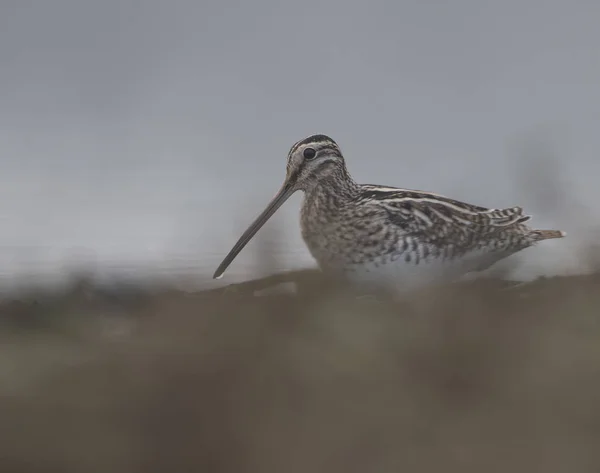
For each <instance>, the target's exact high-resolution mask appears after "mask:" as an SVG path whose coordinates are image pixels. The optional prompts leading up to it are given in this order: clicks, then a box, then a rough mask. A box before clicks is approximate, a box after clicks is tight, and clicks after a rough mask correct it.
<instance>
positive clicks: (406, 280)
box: [213, 134, 566, 291]
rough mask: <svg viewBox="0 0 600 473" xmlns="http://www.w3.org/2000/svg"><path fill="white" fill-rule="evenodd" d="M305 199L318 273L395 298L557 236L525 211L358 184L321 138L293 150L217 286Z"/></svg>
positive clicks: (307, 236)
mask: <svg viewBox="0 0 600 473" xmlns="http://www.w3.org/2000/svg"><path fill="white" fill-rule="evenodd" d="M297 191H302V192H304V200H303V203H302V207H301V211H300V229H301V233H302V238H303V240H304V242H305V244H306V246H307V247H308V250H309V251H310V253H311V255H312V256H313V258H314V259H315V260H316V262H317V264H318V266H319V268H320V269H321V270H322V271H323V272H325V273H330V274H334V275H338V276H340V277H342V278H344V279H345V280H347V281H349V282H351V283H356V284H368V285H378V286H381V287H385V288H388V289H392V290H397V291H404V290H410V289H417V288H421V287H424V286H427V285H431V284H440V283H445V282H451V281H455V280H457V279H460V278H461V277H462V276H465V275H467V274H470V273H478V272H480V271H483V270H486V269H488V268H490V267H491V266H492V265H494V264H495V263H496V262H498V261H499V260H502V259H504V258H506V257H508V256H510V255H512V254H514V253H516V252H518V251H521V250H523V249H525V248H528V247H531V246H533V245H535V244H537V243H538V242H541V241H543V240H549V239H554V238H562V237H564V236H566V233H565V232H563V231H560V230H538V229H533V228H531V227H530V226H528V225H527V224H526V222H528V221H529V220H530V218H531V216H530V215H526V214H524V213H523V209H522V208H521V207H510V208H499V209H496V208H486V207H481V206H478V205H473V204H470V203H467V202H463V201H459V200H455V199H451V198H448V197H445V196H443V195H440V194H436V193H433V192H427V191H420V190H411V189H403V188H396V187H386V186H380V185H372V184H358V183H356V182H355V181H354V179H353V178H352V177H351V175H350V173H349V172H348V170H347V168H346V162H345V160H344V156H343V154H342V151H341V149H340V147H339V146H338V144H337V143H336V142H335V141H334V140H333V139H332V138H330V137H329V136H327V135H323V134H314V135H310V136H308V137H306V138H304V139H302V140H300V141H298V142H296V143H295V144H294V145H293V146H292V147H291V148H290V150H289V152H288V155H287V166H286V175H285V179H284V182H283V185H282V186H281V188H280V189H279V191H278V192H277V194H276V195H275V197H274V198H273V199H272V200H271V202H270V203H269V204H268V205H267V207H266V208H265V210H264V211H263V212H262V213H261V214H260V215H259V216H258V217H257V218H256V219H255V220H254V221H253V222H252V223H251V224H250V226H249V227H248V228H247V230H246V231H245V232H244V233H243V234H242V236H241V237H240V238H239V240H238V241H237V242H236V243H235V245H234V246H233V248H232V249H231V251H230V252H229V253H228V254H227V256H225V258H224V259H223V261H222V262H221V264H220V265H219V267H218V268H217V270H216V271H215V273H214V275H213V278H214V279H220V278H221V277H222V276H223V273H224V272H225V270H226V269H227V268H228V267H229V265H230V264H231V263H232V262H233V260H234V259H235V258H236V256H237V255H238V254H239V253H240V251H242V249H243V248H244V247H245V246H246V244H247V243H248V242H249V241H250V240H251V239H252V238H253V236H254V235H255V234H256V233H257V232H258V231H259V230H260V228H261V227H262V226H263V225H264V224H265V223H266V222H267V221H268V220H269V218H271V216H272V215H273V214H274V213H275V212H276V211H277V210H278V209H279V208H280V207H281V206H282V205H283V203H284V202H285V201H286V200H287V199H288V198H289V197H290V196H291V195H292V194H294V193H295V192H297Z"/></svg>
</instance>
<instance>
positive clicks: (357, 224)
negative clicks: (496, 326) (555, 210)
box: [301, 185, 564, 286]
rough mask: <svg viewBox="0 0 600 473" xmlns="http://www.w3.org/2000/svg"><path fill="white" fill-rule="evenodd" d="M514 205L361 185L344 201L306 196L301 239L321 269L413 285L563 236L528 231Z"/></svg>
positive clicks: (324, 193)
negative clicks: (477, 202)
mask: <svg viewBox="0 0 600 473" xmlns="http://www.w3.org/2000/svg"><path fill="white" fill-rule="evenodd" d="M530 218H531V217H530V216H529V215H525V214H524V213H523V210H522V209H521V208H520V207H511V208H505V209H490V208H486V207H481V206H476V205H473V204H469V203H466V202H460V201H457V200H454V199H450V198H447V197H444V196H440V195H437V194H433V193H429V192H423V191H415V190H407V189H398V188H392V187H382V186H374V185H361V186H359V188H358V191H357V192H356V193H355V194H354V195H352V196H350V197H348V198H345V199H342V198H339V196H337V197H332V196H330V195H328V192H327V190H326V189H322V190H320V192H319V193H314V194H313V195H307V196H306V198H305V203H304V205H303V209H302V218H301V227H302V234H303V237H304V240H305V242H306V244H307V246H308V248H309V249H310V251H311V253H312V254H313V256H314V257H315V259H316V260H317V261H318V263H319V265H320V266H321V267H322V268H323V269H334V270H337V271H340V270H341V271H342V272H343V273H344V274H346V275H347V276H348V277H350V279H354V280H359V281H370V282H372V281H379V280H381V281H382V282H389V283H391V284H393V285H406V284H407V285H410V286H413V285H421V284H423V283H429V282H436V281H440V280H451V279H454V278H456V277H459V276H461V275H463V274H466V273H469V272H473V271H481V270H484V269H487V268H488V267H490V266H491V265H493V264H494V263H496V262H497V261H499V260H500V259H503V258H506V257H507V256H510V255H511V254H513V253H515V252H517V251H520V250H522V249H524V248H527V247H529V246H531V245H533V244H534V243H536V242H538V241H541V240H543V239H548V238H559V237H562V236H564V233H562V232H559V231H554V230H533V229H531V228H530V227H529V226H528V225H526V224H525V222H527V221H528V220H529V219H530Z"/></svg>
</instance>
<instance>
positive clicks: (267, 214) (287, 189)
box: [213, 180, 296, 279]
mask: <svg viewBox="0 0 600 473" xmlns="http://www.w3.org/2000/svg"><path fill="white" fill-rule="evenodd" d="M295 191H296V189H295V188H294V186H293V185H292V184H291V183H290V182H289V181H287V180H286V182H285V183H284V184H283V187H282V188H281V189H280V190H279V192H277V194H276V195H275V197H273V200H271V202H269V205H267V208H266V209H265V210H263V212H262V213H261V214H260V215H259V216H258V217H257V218H256V220H254V222H252V224H251V225H250V226H249V227H248V229H247V230H246V231H245V232H244V234H243V235H242V236H241V237H240V239H239V240H238V241H237V243H236V244H235V246H234V247H233V248H232V249H231V251H230V252H229V253H228V254H227V256H226V257H225V259H224V260H223V262H222V263H221V264H220V265H219V267H218V268H217V270H216V271H215V274H213V279H220V278H221V277H222V276H223V273H224V272H225V270H226V269H227V267H228V266H229V265H230V264H231V263H232V262H233V260H234V259H235V257H236V256H237V255H238V254H239V252H240V251H242V250H243V249H244V247H245V246H246V245H247V244H248V242H249V241H250V240H251V239H252V237H253V236H254V235H255V234H256V232H258V231H259V230H260V229H261V227H262V226H263V225H264V224H265V223H267V220H269V219H270V218H271V217H272V216H273V214H274V213H275V212H277V209H278V208H279V207H281V206H282V205H283V203H284V202H285V201H286V200H288V199H289V198H290V196H291V195H292V194H293V193H294V192H295Z"/></svg>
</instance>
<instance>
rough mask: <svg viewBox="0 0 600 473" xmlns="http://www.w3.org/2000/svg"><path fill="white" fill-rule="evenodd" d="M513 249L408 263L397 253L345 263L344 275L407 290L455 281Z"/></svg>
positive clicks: (399, 289)
mask: <svg viewBox="0 0 600 473" xmlns="http://www.w3.org/2000/svg"><path fill="white" fill-rule="evenodd" d="M512 253H513V252H512V251H495V252H490V251H486V250H478V251H473V252H471V253H468V254H466V255H465V256H463V257H456V258H448V259H444V258H441V257H429V258H426V259H423V258H421V259H420V260H419V261H418V263H415V258H411V261H410V262H407V261H406V260H405V258H404V257H402V256H400V257H398V258H396V259H395V260H393V259H390V258H388V259H387V261H386V260H385V259H383V260H380V261H377V260H375V261H370V262H366V263H351V264H345V265H344V267H343V268H341V269H342V272H343V274H344V276H345V277H346V278H347V279H348V280H349V281H350V282H352V283H354V284H358V285H361V284H365V285H369V286H371V285H376V286H383V287H385V288H387V289H391V290H393V291H394V292H406V291H411V290H415V289H420V288H423V287H426V286H429V285H434V284H440V283H448V282H452V281H456V280H457V279H459V278H461V277H462V276H464V275H465V274H467V273H471V272H474V271H483V270H485V269H487V268H489V267H490V266H492V265H493V264H494V263H496V262H497V261H499V260H501V259H503V258H506V257H507V256H510V255H511V254H512Z"/></svg>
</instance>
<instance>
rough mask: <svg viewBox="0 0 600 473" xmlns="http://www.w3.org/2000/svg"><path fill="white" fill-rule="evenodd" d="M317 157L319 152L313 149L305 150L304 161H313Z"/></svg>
mask: <svg viewBox="0 0 600 473" xmlns="http://www.w3.org/2000/svg"><path fill="white" fill-rule="evenodd" d="M316 155H317V152H316V151H315V150H314V149H313V148H306V149H305V150H304V159H313V158H314V157H315V156H316Z"/></svg>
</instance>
